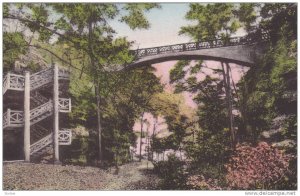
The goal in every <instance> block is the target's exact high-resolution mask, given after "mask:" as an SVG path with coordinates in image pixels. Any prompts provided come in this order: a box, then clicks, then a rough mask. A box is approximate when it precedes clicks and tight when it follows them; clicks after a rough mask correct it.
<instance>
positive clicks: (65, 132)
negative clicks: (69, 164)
mask: <svg viewBox="0 0 300 196" xmlns="http://www.w3.org/2000/svg"><path fill="white" fill-rule="evenodd" d="M58 141H59V145H71V142H72V131H71V130H70V129H62V130H60V131H59V132H58Z"/></svg>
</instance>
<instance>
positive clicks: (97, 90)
mask: <svg viewBox="0 0 300 196" xmlns="http://www.w3.org/2000/svg"><path fill="white" fill-rule="evenodd" d="M92 20H93V19H90V20H89V24H88V26H89V28H88V48H89V56H90V59H91V65H92V70H94V74H95V75H94V85H95V95H96V102H97V132H98V138H97V139H98V156H97V165H101V164H102V126H101V109H100V105H101V104H100V103H101V98H100V88H99V86H100V84H99V79H98V76H99V75H98V74H99V71H98V69H97V67H96V60H95V57H94V51H93V22H92Z"/></svg>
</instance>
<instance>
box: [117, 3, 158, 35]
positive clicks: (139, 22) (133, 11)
mask: <svg viewBox="0 0 300 196" xmlns="http://www.w3.org/2000/svg"><path fill="white" fill-rule="evenodd" d="M153 8H160V5H159V4H157V3H129V4H126V5H125V6H124V7H123V10H126V11H127V12H128V14H127V15H125V16H122V18H121V20H120V21H121V22H125V23H126V24H127V25H128V26H129V27H130V28H131V29H133V30H135V29H148V28H149V27H150V24H149V22H148V20H147V19H146V18H145V16H144V13H143V11H144V10H145V11H149V10H151V9H153Z"/></svg>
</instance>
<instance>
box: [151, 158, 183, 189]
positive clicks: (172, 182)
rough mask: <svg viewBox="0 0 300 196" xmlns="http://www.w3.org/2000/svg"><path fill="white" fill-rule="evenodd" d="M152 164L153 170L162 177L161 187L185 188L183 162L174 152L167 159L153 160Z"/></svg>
mask: <svg viewBox="0 0 300 196" xmlns="http://www.w3.org/2000/svg"><path fill="white" fill-rule="evenodd" d="M153 164H154V172H155V173H157V174H158V176H159V177H161V178H162V184H161V186H162V187H161V188H162V189H165V190H176V189H177V190H183V189H187V186H186V174H185V172H184V167H183V166H184V162H182V161H180V160H179V159H178V158H177V157H176V156H175V155H174V154H171V155H169V156H168V160H167V161H159V162H154V163H153Z"/></svg>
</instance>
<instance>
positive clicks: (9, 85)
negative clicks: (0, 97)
mask: <svg viewBox="0 0 300 196" xmlns="http://www.w3.org/2000/svg"><path fill="white" fill-rule="evenodd" d="M24 82H25V78H24V76H22V75H17V74H13V73H7V74H6V76H4V78H3V84H2V88H3V89H2V90H3V92H2V94H4V93H5V92H6V91H7V90H9V89H11V90H16V91H23V90H24Z"/></svg>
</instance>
